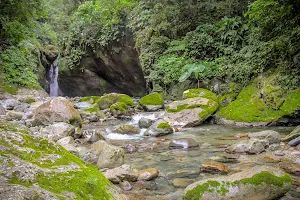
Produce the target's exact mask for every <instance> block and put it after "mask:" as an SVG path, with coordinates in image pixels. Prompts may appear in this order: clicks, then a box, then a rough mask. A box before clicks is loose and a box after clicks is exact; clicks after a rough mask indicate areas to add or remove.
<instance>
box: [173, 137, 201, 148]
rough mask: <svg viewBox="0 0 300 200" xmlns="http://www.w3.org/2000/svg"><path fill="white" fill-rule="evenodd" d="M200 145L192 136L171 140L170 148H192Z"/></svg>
mask: <svg viewBox="0 0 300 200" xmlns="http://www.w3.org/2000/svg"><path fill="white" fill-rule="evenodd" d="M195 147H199V144H198V143H197V142H196V141H195V140H194V139H192V138H181V139H174V140H171V142H170V143H169V148H172V149H190V148H195Z"/></svg>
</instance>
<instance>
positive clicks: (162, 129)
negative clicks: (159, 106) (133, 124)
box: [144, 120, 173, 137]
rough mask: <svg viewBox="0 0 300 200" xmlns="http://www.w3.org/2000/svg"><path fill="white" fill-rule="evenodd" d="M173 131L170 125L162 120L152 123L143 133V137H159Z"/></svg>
mask: <svg viewBox="0 0 300 200" xmlns="http://www.w3.org/2000/svg"><path fill="white" fill-rule="evenodd" d="M172 133H173V129H172V128H171V126H170V124H169V123H168V122H166V121H164V120H158V121H156V122H154V124H152V125H151V126H150V127H149V128H148V129H147V130H146V131H145V132H144V135H145V136H152V137H159V136H164V135H168V134H172Z"/></svg>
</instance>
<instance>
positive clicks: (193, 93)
mask: <svg viewBox="0 0 300 200" xmlns="http://www.w3.org/2000/svg"><path fill="white" fill-rule="evenodd" d="M195 97H202V98H206V99H212V100H214V101H218V98H217V95H216V94H215V93H213V92H211V91H209V90H207V89H204V88H194V89H189V90H186V91H184V92H183V95H182V98H183V99H188V98H195Z"/></svg>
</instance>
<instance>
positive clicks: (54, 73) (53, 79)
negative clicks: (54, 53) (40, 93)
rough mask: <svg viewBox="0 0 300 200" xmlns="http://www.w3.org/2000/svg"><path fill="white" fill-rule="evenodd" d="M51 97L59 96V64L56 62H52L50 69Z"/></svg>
mask: <svg viewBox="0 0 300 200" xmlns="http://www.w3.org/2000/svg"><path fill="white" fill-rule="evenodd" d="M49 77H50V97H57V96H58V81H57V78H58V66H57V65H55V64H54V63H53V64H51V67H50V71H49Z"/></svg>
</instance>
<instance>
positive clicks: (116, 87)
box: [59, 35, 146, 96]
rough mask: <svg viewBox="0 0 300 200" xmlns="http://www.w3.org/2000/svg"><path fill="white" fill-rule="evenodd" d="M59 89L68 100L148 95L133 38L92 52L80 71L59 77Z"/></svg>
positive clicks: (129, 37) (60, 74)
mask: <svg viewBox="0 0 300 200" xmlns="http://www.w3.org/2000/svg"><path fill="white" fill-rule="evenodd" d="M59 86H60V89H61V90H62V92H63V94H64V95H66V96H88V95H102V94H104V93H111V92H118V93H125V94H128V95H130V96H142V95H144V94H145V93H146V82H145V79H144V75H143V72H142V69H141V66H140V62H139V58H138V53H137V51H136V49H135V48H134V41H133V38H132V36H131V35H129V36H126V37H124V38H123V39H122V40H121V41H119V42H118V43H116V44H114V45H113V46H111V47H109V48H107V49H105V50H104V49H98V50H96V51H89V50H88V51H87V53H86V55H85V56H84V57H83V58H82V59H81V62H80V64H79V66H78V67H76V69H75V68H74V69H73V70H70V69H68V70H64V71H61V72H60V73H59Z"/></svg>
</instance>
